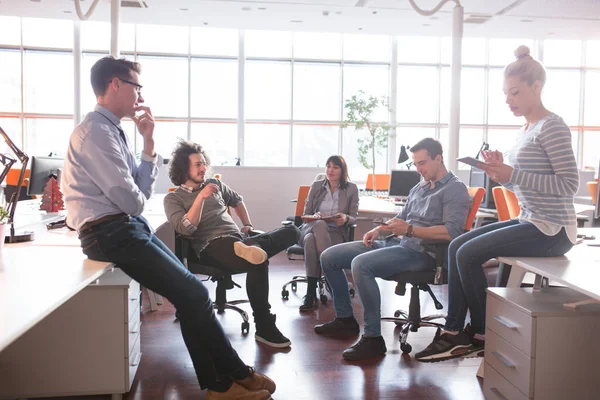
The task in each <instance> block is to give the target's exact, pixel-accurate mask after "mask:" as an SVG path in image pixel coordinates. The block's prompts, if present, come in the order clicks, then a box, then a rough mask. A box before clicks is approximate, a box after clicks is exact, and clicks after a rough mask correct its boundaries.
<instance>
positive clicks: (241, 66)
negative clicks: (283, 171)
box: [237, 29, 246, 165]
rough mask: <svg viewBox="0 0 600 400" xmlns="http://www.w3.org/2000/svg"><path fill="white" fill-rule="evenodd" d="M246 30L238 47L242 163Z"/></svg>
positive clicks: (241, 153)
mask: <svg viewBox="0 0 600 400" xmlns="http://www.w3.org/2000/svg"><path fill="white" fill-rule="evenodd" d="M244 42H245V40H244V30H241V29H240V36H239V49H238V141H237V149H238V157H240V159H241V162H240V165H244V164H245V161H246V160H245V158H246V157H244V128H245V115H244V93H245V91H244V84H245V82H246V79H245V71H246V46H245V44H244Z"/></svg>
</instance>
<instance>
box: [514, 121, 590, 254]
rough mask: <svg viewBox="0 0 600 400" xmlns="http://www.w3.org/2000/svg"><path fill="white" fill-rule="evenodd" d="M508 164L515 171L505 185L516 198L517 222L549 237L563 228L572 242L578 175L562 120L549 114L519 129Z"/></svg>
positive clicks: (569, 136)
mask: <svg viewBox="0 0 600 400" xmlns="http://www.w3.org/2000/svg"><path fill="white" fill-rule="evenodd" d="M508 161H509V164H510V165H512V167H513V168H514V170H513V173H512V175H511V177H510V180H509V182H508V183H506V184H505V186H506V187H507V188H508V189H510V190H512V191H513V192H514V193H515V195H516V196H517V198H518V199H519V206H520V207H521V214H520V215H519V220H520V221H528V222H531V223H533V224H534V225H535V226H536V227H537V228H538V229H539V230H540V231H541V232H543V233H544V234H546V235H548V236H554V235H556V234H557V233H558V232H560V230H561V229H562V228H563V227H564V228H565V230H566V231H567V235H568V236H569V239H570V240H571V242H573V243H575V242H576V240H577V217H576V214H575V207H574V206H573V198H574V196H575V193H577V190H578V188H579V172H578V170H577V162H576V161H575V154H574V153H573V147H572V143H571V131H570V130H569V127H568V126H567V125H566V124H565V122H564V121H563V120H562V118H560V117H559V116H558V115H556V114H552V113H551V114H550V115H548V116H546V117H544V118H542V119H541V120H539V121H538V122H537V123H536V124H534V125H533V126H527V125H525V126H524V127H523V128H521V133H520V135H519V138H518V140H517V143H516V144H515V146H514V147H513V148H512V150H511V151H510V153H509V156H508Z"/></svg>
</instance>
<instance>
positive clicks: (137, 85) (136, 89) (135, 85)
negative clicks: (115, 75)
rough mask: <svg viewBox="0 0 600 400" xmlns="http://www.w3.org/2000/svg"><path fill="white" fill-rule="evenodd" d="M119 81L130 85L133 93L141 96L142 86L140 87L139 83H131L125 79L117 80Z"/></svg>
mask: <svg viewBox="0 0 600 400" xmlns="http://www.w3.org/2000/svg"><path fill="white" fill-rule="evenodd" d="M119 79H120V80H122V81H123V82H125V83H128V84H130V85H131V86H134V87H135V91H136V92H137V94H138V95H140V94H142V85H140V84H139V83H135V82H131V81H128V80H127V79H123V78H119Z"/></svg>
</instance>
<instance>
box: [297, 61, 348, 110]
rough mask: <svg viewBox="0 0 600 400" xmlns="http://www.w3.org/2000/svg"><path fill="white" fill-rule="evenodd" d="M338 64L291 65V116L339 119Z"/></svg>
mask: <svg viewBox="0 0 600 400" xmlns="http://www.w3.org/2000/svg"><path fill="white" fill-rule="evenodd" d="M341 75H342V71H341V67H340V65H339V64H309V63H300V62H297V63H295V64H294V119H296V120H316V121H339V120H340V113H341V107H340V91H341V90H340V89H341Z"/></svg>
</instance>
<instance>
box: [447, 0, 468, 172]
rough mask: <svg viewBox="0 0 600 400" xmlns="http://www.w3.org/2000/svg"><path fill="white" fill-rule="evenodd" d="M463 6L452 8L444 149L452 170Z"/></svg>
mask: <svg viewBox="0 0 600 400" xmlns="http://www.w3.org/2000/svg"><path fill="white" fill-rule="evenodd" d="M463 16H464V8H463V7H462V6H456V7H454V9H453V10H452V63H451V64H450V77H451V81H450V127H449V128H450V146H449V148H448V149H444V150H445V151H444V152H445V153H446V154H447V155H448V156H447V157H445V161H446V166H447V167H448V168H449V169H450V170H453V171H456V170H457V169H458V165H457V161H456V158H457V157H458V135H459V130H460V74H461V69H462V38H463Z"/></svg>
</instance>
